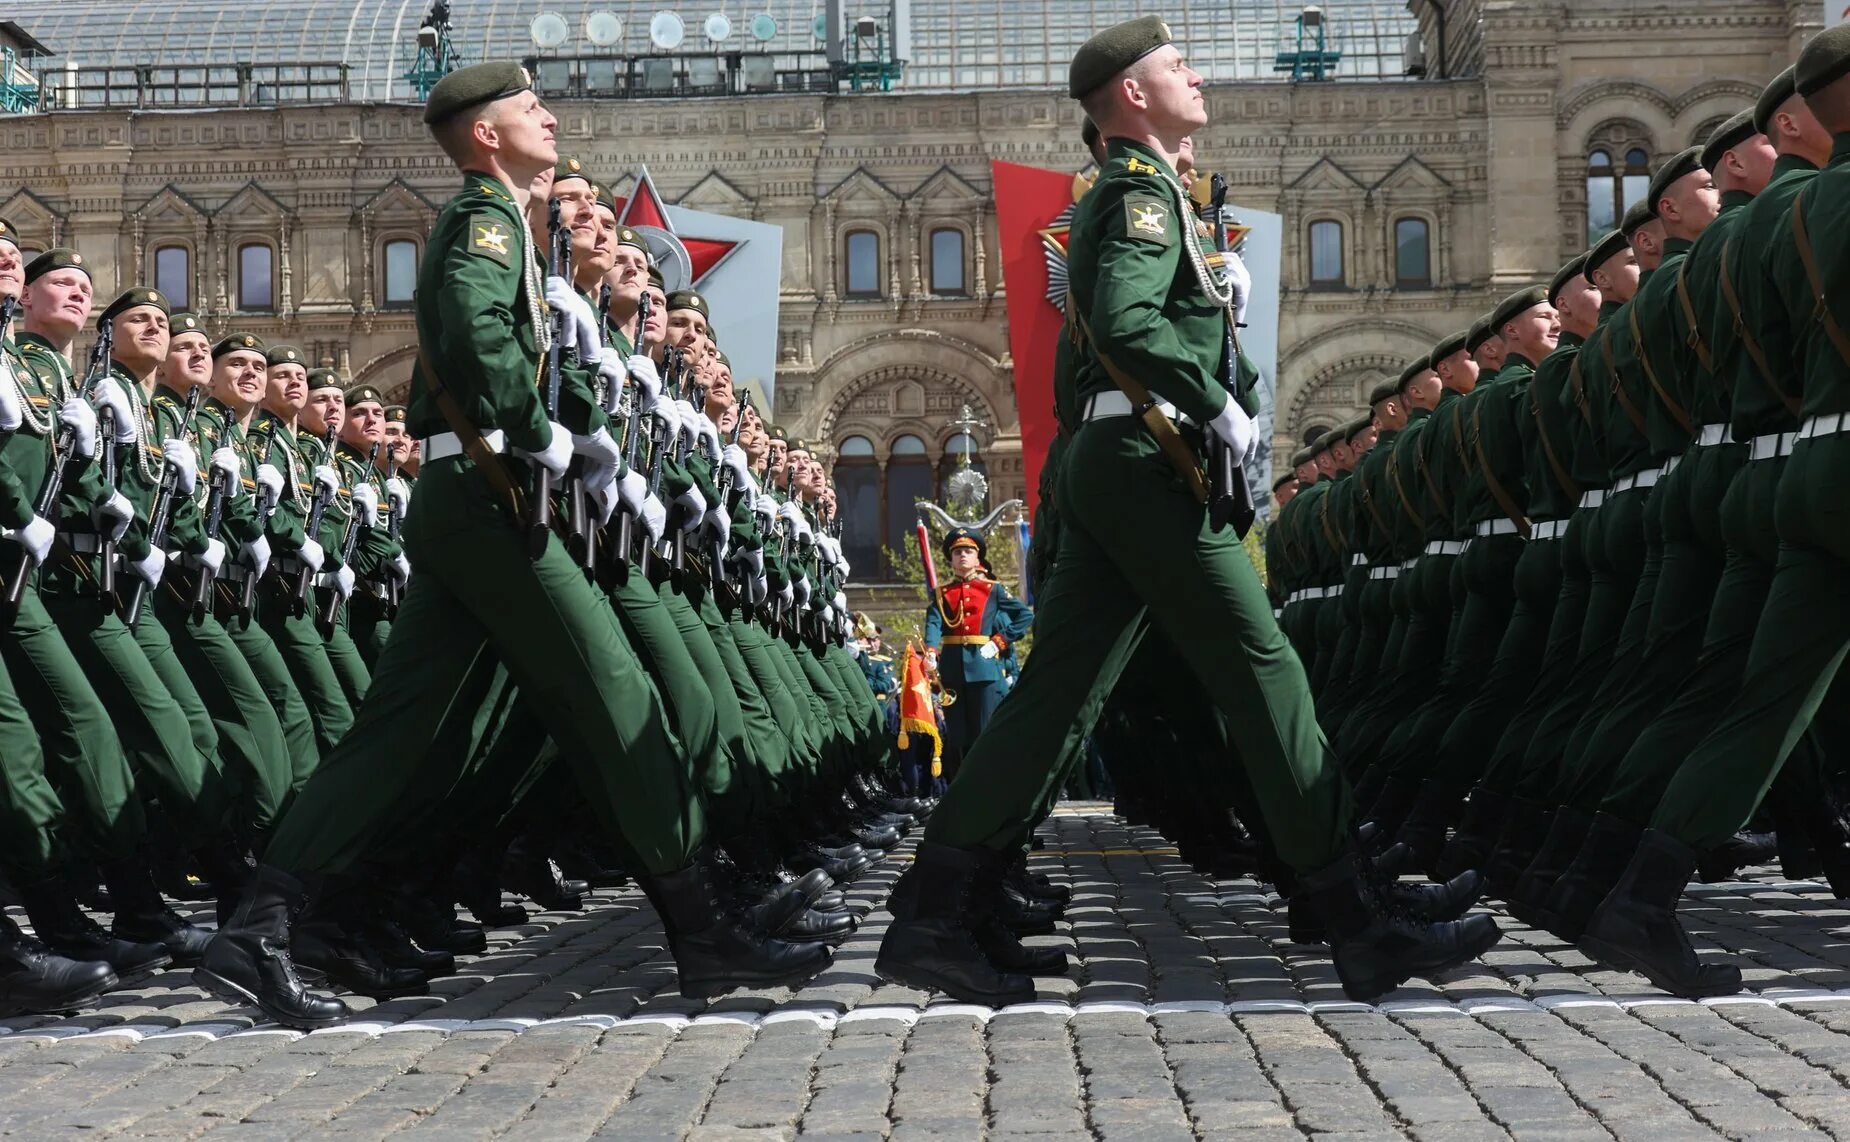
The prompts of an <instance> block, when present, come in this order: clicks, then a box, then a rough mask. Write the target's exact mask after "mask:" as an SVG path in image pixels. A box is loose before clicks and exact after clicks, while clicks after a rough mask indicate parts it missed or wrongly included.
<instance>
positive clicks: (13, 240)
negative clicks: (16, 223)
mask: <svg viewBox="0 0 1850 1142" xmlns="http://www.w3.org/2000/svg"><path fill="white" fill-rule="evenodd" d="M0 242H5V243H6V244H7V245H9V246H12V247H13V248H14V249H18V248H19V231H18V230H16V229H14V228H13V224H12V223H11V222H8V221H7V220H6V219H4V218H0Z"/></svg>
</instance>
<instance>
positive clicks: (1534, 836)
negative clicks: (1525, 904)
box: [1483, 797, 1554, 896]
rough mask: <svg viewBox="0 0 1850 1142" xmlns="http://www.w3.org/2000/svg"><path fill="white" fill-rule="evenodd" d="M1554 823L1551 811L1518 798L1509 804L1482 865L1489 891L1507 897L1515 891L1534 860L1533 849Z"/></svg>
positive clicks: (1538, 844)
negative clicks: (1493, 844) (1495, 840)
mask: <svg viewBox="0 0 1850 1142" xmlns="http://www.w3.org/2000/svg"><path fill="white" fill-rule="evenodd" d="M1553 821H1554V810H1553V809H1551V808H1546V807H1544V806H1541V805H1537V804H1536V803H1535V802H1533V801H1525V800H1523V799H1522V798H1520V797H1518V798H1515V799H1513V800H1512V801H1511V802H1510V807H1509V813H1508V815H1507V816H1505V817H1504V819H1503V835H1502V836H1501V837H1499V838H1498V839H1497V843H1496V847H1495V848H1493V849H1492V850H1491V852H1490V856H1489V857H1488V858H1487V859H1486V860H1485V862H1484V865H1483V871H1484V878H1485V879H1486V880H1488V881H1490V890H1491V891H1492V892H1494V893H1496V894H1497V895H1499V896H1507V895H1511V894H1513V893H1514V892H1515V891H1516V885H1517V882H1519V881H1520V880H1521V879H1522V874H1523V872H1524V871H1525V870H1527V869H1528V867H1529V862H1530V861H1532V860H1534V859H1535V850H1536V849H1538V848H1540V847H1541V844H1542V841H1543V840H1544V839H1545V838H1546V837H1547V836H1548V829H1549V826H1550V824H1551V823H1552V822H1553Z"/></svg>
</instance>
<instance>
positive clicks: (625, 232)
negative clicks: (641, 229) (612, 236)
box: [617, 226, 655, 269]
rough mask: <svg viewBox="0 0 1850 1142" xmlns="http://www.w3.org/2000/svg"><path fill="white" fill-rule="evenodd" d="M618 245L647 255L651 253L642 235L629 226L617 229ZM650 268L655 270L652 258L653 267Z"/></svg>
mask: <svg viewBox="0 0 1850 1142" xmlns="http://www.w3.org/2000/svg"><path fill="white" fill-rule="evenodd" d="M617 245H619V246H630V247H632V248H634V249H637V250H641V251H642V252H643V253H645V254H647V253H648V252H649V244H648V243H647V242H645V241H643V239H642V235H641V234H638V233H636V231H635V230H633V229H631V228H630V227H628V226H619V227H617ZM649 268H650V269H654V268H655V266H654V265H653V258H651V265H650V266H649Z"/></svg>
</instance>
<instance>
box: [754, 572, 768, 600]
mask: <svg viewBox="0 0 1850 1142" xmlns="http://www.w3.org/2000/svg"><path fill="white" fill-rule="evenodd" d="M750 590H751V599H752V605H753V606H757V605H758V604H760V603H762V602H764V601H765V600H766V599H768V598H770V596H771V582H770V580H768V579H766V578H765V577H764V572H762V571H760V572H758V574H756V575H753V576H752V581H751V588H750Z"/></svg>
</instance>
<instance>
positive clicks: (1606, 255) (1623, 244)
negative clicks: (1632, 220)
mask: <svg viewBox="0 0 1850 1142" xmlns="http://www.w3.org/2000/svg"><path fill="white" fill-rule="evenodd" d="M1629 249H1631V243H1629V242H1627V241H1626V240H1625V235H1624V234H1623V233H1622V232H1620V231H1618V230H1614V231H1613V232H1612V233H1610V234H1608V235H1606V236H1605V237H1604V238H1601V239H1600V240H1599V241H1597V242H1595V243H1593V248H1592V249H1591V250H1588V251H1587V264H1586V268H1585V269H1584V270H1583V271H1582V272H1583V274H1584V275H1585V277H1586V279H1587V284H1589V285H1592V284H1595V283H1594V281H1593V271H1594V270H1597V269H1599V268H1600V267H1601V266H1603V265H1605V264H1606V263H1607V262H1608V261H1610V260H1611V259H1612V257H1613V255H1614V254H1617V253H1618V252H1619V251H1620V250H1629Z"/></svg>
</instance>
